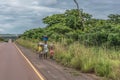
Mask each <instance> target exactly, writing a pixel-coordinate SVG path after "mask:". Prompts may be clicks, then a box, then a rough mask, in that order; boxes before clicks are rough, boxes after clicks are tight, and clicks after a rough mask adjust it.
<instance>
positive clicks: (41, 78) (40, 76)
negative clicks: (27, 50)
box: [14, 43, 45, 80]
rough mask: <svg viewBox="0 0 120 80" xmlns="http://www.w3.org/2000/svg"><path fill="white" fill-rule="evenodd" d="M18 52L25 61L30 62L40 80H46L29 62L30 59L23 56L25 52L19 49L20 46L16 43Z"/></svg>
mask: <svg viewBox="0 0 120 80" xmlns="http://www.w3.org/2000/svg"><path fill="white" fill-rule="evenodd" d="M14 45H15V47H16V48H17V50H18V51H19V52H20V54H21V55H22V56H23V57H24V58H25V60H26V61H27V62H28V64H29V65H30V66H31V67H32V69H33V70H34V72H35V73H36V74H37V76H38V77H39V79H40V80H45V79H44V78H43V76H42V75H41V74H40V72H39V71H38V70H37V69H36V68H35V67H34V66H33V64H32V63H31V62H30V61H29V59H28V58H27V57H26V56H25V55H24V54H23V52H22V51H21V50H20V49H19V48H18V46H17V45H16V44H15V43H14Z"/></svg>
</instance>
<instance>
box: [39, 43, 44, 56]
mask: <svg viewBox="0 0 120 80" xmlns="http://www.w3.org/2000/svg"><path fill="white" fill-rule="evenodd" d="M38 53H39V58H42V53H43V44H42V43H39V44H38Z"/></svg>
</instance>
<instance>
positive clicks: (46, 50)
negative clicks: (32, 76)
mask: <svg viewBox="0 0 120 80" xmlns="http://www.w3.org/2000/svg"><path fill="white" fill-rule="evenodd" d="M44 53H48V45H47V44H44Z"/></svg>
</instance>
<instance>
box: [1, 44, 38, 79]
mask: <svg viewBox="0 0 120 80" xmlns="http://www.w3.org/2000/svg"><path fill="white" fill-rule="evenodd" d="M0 80H40V78H39V77H38V75H37V74H36V73H35V71H34V70H33V69H32V67H31V66H30V65H29V64H28V62H27V61H26V60H25V59H24V57H23V56H22V55H21V54H20V52H19V51H18V50H17V48H16V47H15V45H14V44H13V43H11V42H8V43H0Z"/></svg>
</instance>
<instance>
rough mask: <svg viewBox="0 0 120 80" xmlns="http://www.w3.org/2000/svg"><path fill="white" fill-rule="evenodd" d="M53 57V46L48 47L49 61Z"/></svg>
mask: <svg viewBox="0 0 120 80" xmlns="http://www.w3.org/2000/svg"><path fill="white" fill-rule="evenodd" d="M53 56H54V46H53V45H50V59H53Z"/></svg>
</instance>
